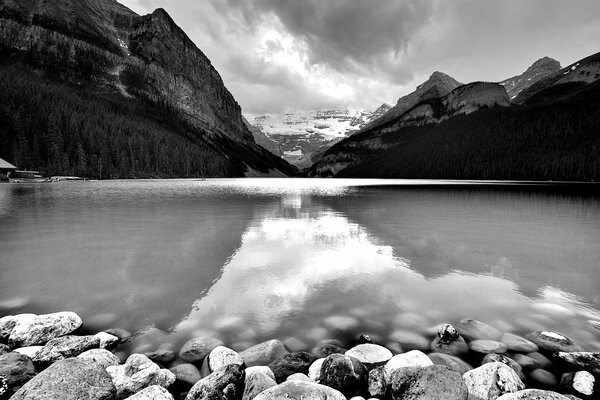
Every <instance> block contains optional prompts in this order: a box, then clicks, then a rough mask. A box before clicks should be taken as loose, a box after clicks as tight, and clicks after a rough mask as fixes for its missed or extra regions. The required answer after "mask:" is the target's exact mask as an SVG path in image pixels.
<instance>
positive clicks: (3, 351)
mask: <svg viewBox="0 0 600 400" xmlns="http://www.w3.org/2000/svg"><path fill="white" fill-rule="evenodd" d="M10 352H11V350H10V347H8V346H7V345H5V344H2V343H0V356H1V355H3V354H6V353H10Z"/></svg>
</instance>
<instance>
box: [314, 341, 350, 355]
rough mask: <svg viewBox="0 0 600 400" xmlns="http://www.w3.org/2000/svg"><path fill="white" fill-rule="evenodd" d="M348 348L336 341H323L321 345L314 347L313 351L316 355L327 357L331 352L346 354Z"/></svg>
mask: <svg viewBox="0 0 600 400" xmlns="http://www.w3.org/2000/svg"><path fill="white" fill-rule="evenodd" d="M346 351H348V349H346V348H345V347H343V346H340V345H338V344H335V343H322V344H320V345H319V346H317V347H315V348H314V349H312V351H311V352H312V353H313V354H314V355H315V357H318V358H325V357H327V356H329V355H331V354H344V353H345V352H346Z"/></svg>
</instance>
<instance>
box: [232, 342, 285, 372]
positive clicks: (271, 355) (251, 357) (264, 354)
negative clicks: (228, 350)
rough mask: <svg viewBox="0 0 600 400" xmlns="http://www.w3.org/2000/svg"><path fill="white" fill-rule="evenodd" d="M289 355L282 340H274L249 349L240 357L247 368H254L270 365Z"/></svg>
mask: <svg viewBox="0 0 600 400" xmlns="http://www.w3.org/2000/svg"><path fill="white" fill-rule="evenodd" d="M287 353H288V351H287V350H286V348H285V346H284V345H283V343H282V342H281V341H280V340H277V339H273V340H268V341H266V342H262V343H259V344H257V345H255V346H252V347H250V348H247V349H246V350H244V351H242V352H240V356H242V358H243V359H244V364H246V366H247V367H253V366H257V365H269V364H270V363H272V362H273V361H275V360H276V359H278V358H280V357H283V355H284V354H287Z"/></svg>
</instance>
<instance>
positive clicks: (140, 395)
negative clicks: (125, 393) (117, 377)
mask: <svg viewBox="0 0 600 400" xmlns="http://www.w3.org/2000/svg"><path fill="white" fill-rule="evenodd" d="M125 400H174V398H173V395H172V394H171V393H169V391H168V390H167V389H165V388H164V387H162V386H158V385H153V386H148V387H147V388H145V389H142V390H140V391H139V392H137V393H136V394H134V395H133V396H130V397H128V398H127V399H125Z"/></svg>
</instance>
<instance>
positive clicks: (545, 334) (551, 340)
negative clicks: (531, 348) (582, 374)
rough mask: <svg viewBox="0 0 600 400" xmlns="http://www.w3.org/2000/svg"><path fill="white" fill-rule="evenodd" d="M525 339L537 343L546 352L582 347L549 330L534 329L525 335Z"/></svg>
mask: <svg viewBox="0 0 600 400" xmlns="http://www.w3.org/2000/svg"><path fill="white" fill-rule="evenodd" d="M525 338H526V339H528V340H530V341H531V342H533V343H535V344H537V345H538V346H539V348H540V349H542V350H546V351H548V352H557V351H563V352H575V351H583V348H582V347H581V346H580V345H579V344H577V343H575V342H574V341H573V340H572V339H570V338H568V337H567V336H565V335H563V334H562V333H557V332H551V331H536V332H532V333H530V334H528V335H527V336H525Z"/></svg>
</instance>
